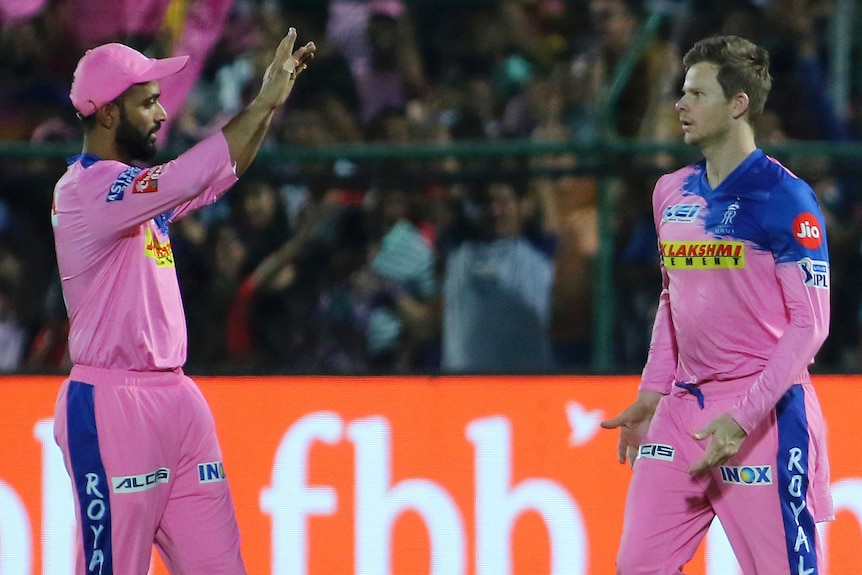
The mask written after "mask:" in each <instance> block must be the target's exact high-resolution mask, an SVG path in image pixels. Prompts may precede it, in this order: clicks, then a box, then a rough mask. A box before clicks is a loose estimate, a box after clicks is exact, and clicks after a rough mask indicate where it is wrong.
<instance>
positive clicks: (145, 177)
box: [132, 166, 162, 194]
mask: <svg viewBox="0 0 862 575" xmlns="http://www.w3.org/2000/svg"><path fill="white" fill-rule="evenodd" d="M161 175H162V166H153V167H152V168H148V169H146V170H144V171H143V172H141V173H140V174H139V175H138V177H137V178H135V185H134V188H133V189H132V192H133V193H135V194H149V193H151V192H158V191H159V176H161Z"/></svg>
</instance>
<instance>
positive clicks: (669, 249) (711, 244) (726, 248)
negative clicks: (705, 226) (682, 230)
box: [661, 241, 745, 269]
mask: <svg viewBox="0 0 862 575" xmlns="http://www.w3.org/2000/svg"><path fill="white" fill-rule="evenodd" d="M661 259H662V261H663V262H664V266H665V267H666V268H674V269H719V268H725V269H741V268H744V267H745V244H744V243H743V242H734V241H704V242H661Z"/></svg>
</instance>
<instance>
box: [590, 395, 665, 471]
mask: <svg viewBox="0 0 862 575" xmlns="http://www.w3.org/2000/svg"><path fill="white" fill-rule="evenodd" d="M661 398H662V394H660V393H658V392H655V391H641V392H639V393H638V397H637V399H636V400H635V402H634V403H632V404H631V405H630V406H628V407H627V408H625V409H624V410H623V411H622V412H620V414H619V415H617V416H616V417H614V418H612V419H609V420H607V421H603V422H602V423H601V426H602V427H603V428H605V429H616V428H619V430H620V440H619V443H618V445H617V460H618V461H619V462H620V463H625V462H626V459H628V461H629V464H630V465H634V463H635V459H636V458H637V454H638V447H640V443H641V439H643V436H644V434H645V433H646V430H647V428H648V427H649V424H650V421H652V416H653V414H654V413H655V408H656V406H657V405H658V402H659V400H660V399H661Z"/></svg>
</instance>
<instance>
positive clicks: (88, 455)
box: [66, 381, 114, 575]
mask: <svg viewBox="0 0 862 575" xmlns="http://www.w3.org/2000/svg"><path fill="white" fill-rule="evenodd" d="M66 410H67V414H66V417H67V422H68V423H67V425H68V430H67V432H68V437H69V461H70V462H71V466H72V475H73V481H72V483H73V486H74V489H75V491H76V492H77V494H78V504H79V505H80V507H81V509H80V515H81V531H82V535H83V541H82V544H83V546H84V547H83V549H84V558H85V566H86V572H87V573H88V574H90V573H93V574H98V575H113V573H114V567H113V557H112V552H111V499H110V486H109V485H108V478H107V475H106V472H105V466H104V464H103V463H102V455H101V453H100V452H99V435H98V433H97V430H96V406H95V402H94V399H93V386H92V385H89V384H86V383H81V382H79V381H72V382H70V383H69V391H68V394H67V396H66Z"/></svg>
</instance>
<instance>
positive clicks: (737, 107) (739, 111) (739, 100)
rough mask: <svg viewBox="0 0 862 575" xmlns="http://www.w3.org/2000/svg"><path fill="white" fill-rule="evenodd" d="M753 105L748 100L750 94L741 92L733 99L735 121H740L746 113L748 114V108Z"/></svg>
mask: <svg viewBox="0 0 862 575" xmlns="http://www.w3.org/2000/svg"><path fill="white" fill-rule="evenodd" d="M750 105H751V102H750V101H749V99H748V94H746V93H745V92H739V93H738V94H737V95H736V96H734V97H733V119H734V120H738V119H739V118H741V117H742V116H743V115H745V113H746V112H748V108H749V106H750Z"/></svg>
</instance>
